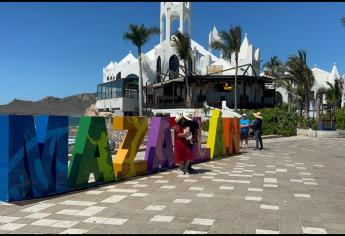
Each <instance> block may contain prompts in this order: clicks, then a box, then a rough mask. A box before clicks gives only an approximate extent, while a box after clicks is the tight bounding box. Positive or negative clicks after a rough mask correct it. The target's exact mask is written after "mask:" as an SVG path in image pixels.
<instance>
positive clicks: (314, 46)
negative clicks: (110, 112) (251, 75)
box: [0, 2, 345, 104]
mask: <svg viewBox="0 0 345 236" xmlns="http://www.w3.org/2000/svg"><path fill="white" fill-rule="evenodd" d="M159 9H160V6H159V3H158V2H151V3H143V2H142V3H131V2H123V3H121V2H117V3H116V2H115V3H53V2H52V3H0V35H1V36H0V81H1V92H0V104H5V103H8V102H10V101H11V100H12V99H14V98H17V99H23V100H34V101H36V100H39V99H41V98H42V97H44V96H56V97H64V96H69V95H73V94H77V93H83V92H95V91H96V85H97V84H98V83H100V82H101V81H102V68H103V67H105V66H106V65H107V64H108V63H109V61H110V60H115V61H119V60H120V59H121V58H122V57H124V56H125V55H126V54H127V53H128V51H129V50H132V52H133V53H134V54H135V55H136V53H135V52H136V49H135V48H134V47H133V46H132V45H131V44H130V43H129V42H127V41H124V40H123V39H122V34H123V32H124V31H126V30H127V27H128V24H129V23H135V24H139V23H144V24H145V25H147V26H154V25H155V26H159ZM343 16H345V3H342V2H339V3H322V2H318V3H279V2H277V3H273V2H272V3H232V2H228V3H227V2H219V3H217V2H215V3H210V2H209V3H207V2H193V3H192V38H193V39H194V40H195V41H197V42H199V43H200V44H202V45H203V46H205V47H206V48H207V45H208V33H209V31H210V30H211V28H212V27H213V25H214V24H215V25H216V27H217V28H218V29H219V30H222V29H228V28H229V26H230V25H231V24H232V25H240V26H241V27H242V29H243V31H244V32H246V33H248V39H249V42H250V43H252V44H254V47H255V48H258V47H259V48H261V53H262V54H261V56H262V59H263V60H264V61H266V60H267V59H269V58H270V57H271V56H273V55H277V56H279V57H280V58H281V59H282V60H283V61H285V60H286V59H287V57H288V56H289V55H291V54H293V53H297V50H298V49H302V48H303V49H306V50H307V56H308V64H309V65H310V66H313V65H314V64H316V65H317V66H318V67H320V68H322V69H324V70H327V71H330V70H331V68H332V65H333V62H336V63H337V67H338V70H339V73H340V74H341V75H342V74H345V27H343V26H342V25H341V24H340V18H341V17H343ZM158 42H159V36H155V37H153V38H152V39H151V41H149V43H148V44H147V45H146V46H145V47H144V51H145V52H146V51H148V50H149V49H150V48H151V47H152V46H153V45H155V44H156V43H158Z"/></svg>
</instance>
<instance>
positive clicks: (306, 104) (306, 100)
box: [304, 91, 309, 119]
mask: <svg viewBox="0 0 345 236" xmlns="http://www.w3.org/2000/svg"><path fill="white" fill-rule="evenodd" d="M304 92H305V94H304V117H305V118H306V119H308V117H309V93H308V92H307V91H304Z"/></svg>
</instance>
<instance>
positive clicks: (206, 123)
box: [201, 120, 210, 132]
mask: <svg viewBox="0 0 345 236" xmlns="http://www.w3.org/2000/svg"><path fill="white" fill-rule="evenodd" d="M209 125H210V121H209V120H206V121H204V122H203V124H202V125H201V129H202V130H203V131H206V132H207V131H208V127H209Z"/></svg>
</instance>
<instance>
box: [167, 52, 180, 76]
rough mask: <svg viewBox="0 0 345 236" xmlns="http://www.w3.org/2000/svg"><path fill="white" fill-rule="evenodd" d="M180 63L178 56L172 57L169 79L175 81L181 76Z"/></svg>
mask: <svg viewBox="0 0 345 236" xmlns="http://www.w3.org/2000/svg"><path fill="white" fill-rule="evenodd" d="M179 66H180V62H179V60H178V57H177V56H176V55H172V56H171V57H170V59H169V79H175V78H177V77H178V76H179Z"/></svg>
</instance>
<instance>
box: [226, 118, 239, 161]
mask: <svg viewBox="0 0 345 236" xmlns="http://www.w3.org/2000/svg"><path fill="white" fill-rule="evenodd" d="M223 128H224V143H225V149H226V153H227V154H228V155H232V154H236V153H240V119H239V118H223Z"/></svg>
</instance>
